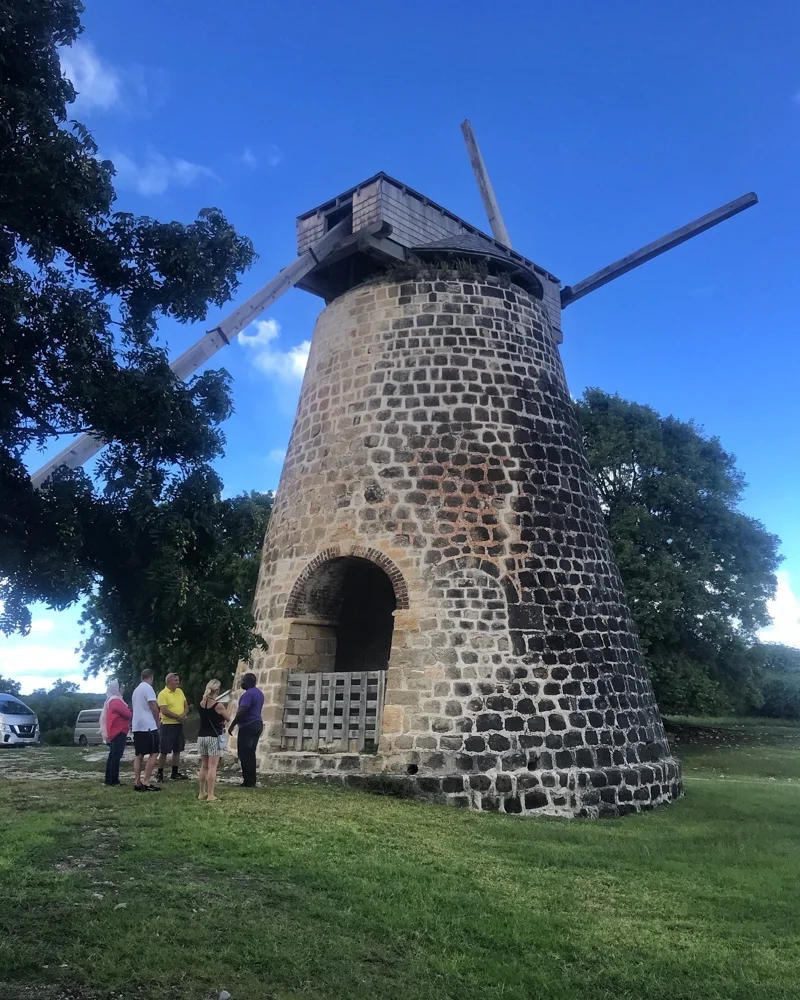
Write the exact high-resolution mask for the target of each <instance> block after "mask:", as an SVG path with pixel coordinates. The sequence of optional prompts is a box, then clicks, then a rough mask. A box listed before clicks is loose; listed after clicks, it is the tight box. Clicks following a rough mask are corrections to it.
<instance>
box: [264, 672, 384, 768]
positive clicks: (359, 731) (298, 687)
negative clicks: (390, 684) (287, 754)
mask: <svg viewBox="0 0 800 1000" xmlns="http://www.w3.org/2000/svg"><path fill="white" fill-rule="evenodd" d="M385 680H386V671H385V670H364V671H352V672H351V673H337V674H335V673H308V674H289V687H288V690H287V692H286V701H285V703H284V710H283V732H282V736H281V747H282V748H283V749H284V750H328V751H347V750H350V751H358V752H359V753H363V752H364V750H375V749H376V748H377V745H378V740H379V739H380V735H381V716H382V715H383V698H384V690H385Z"/></svg>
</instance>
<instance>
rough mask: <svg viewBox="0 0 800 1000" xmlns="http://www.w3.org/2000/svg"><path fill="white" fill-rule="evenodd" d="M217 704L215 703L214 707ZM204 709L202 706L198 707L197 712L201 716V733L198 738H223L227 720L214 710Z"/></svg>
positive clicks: (212, 707)
mask: <svg viewBox="0 0 800 1000" xmlns="http://www.w3.org/2000/svg"><path fill="white" fill-rule="evenodd" d="M216 704H217V703H216V702H214V705H216ZM214 705H212V706H211V708H203V706H202V705H198V706H197V711H198V713H199V714H200V732H199V733H198V734H197V735H198V736H221V735H222V732H223V730H224V729H225V720H224V719H223V718H222V716H221V715H220V714H219V712H217V711H216V710H215V708H214Z"/></svg>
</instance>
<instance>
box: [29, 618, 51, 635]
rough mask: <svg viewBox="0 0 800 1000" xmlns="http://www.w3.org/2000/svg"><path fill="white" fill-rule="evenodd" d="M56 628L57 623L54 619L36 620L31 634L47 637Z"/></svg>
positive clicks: (32, 625)
mask: <svg viewBox="0 0 800 1000" xmlns="http://www.w3.org/2000/svg"><path fill="white" fill-rule="evenodd" d="M55 627H56V623H55V622H54V621H53V619H52V618H35V619H34V620H33V621H32V622H31V634H32V635H47V633H48V632H52V631H53V629H54V628H55Z"/></svg>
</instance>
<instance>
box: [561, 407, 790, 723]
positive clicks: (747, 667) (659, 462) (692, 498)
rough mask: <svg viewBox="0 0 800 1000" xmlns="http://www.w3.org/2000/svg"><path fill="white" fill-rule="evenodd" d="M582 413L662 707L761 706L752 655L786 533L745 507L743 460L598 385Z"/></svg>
mask: <svg viewBox="0 0 800 1000" xmlns="http://www.w3.org/2000/svg"><path fill="white" fill-rule="evenodd" d="M577 413H578V418H579V420H580V422H581V426H582V428H583V434H584V439H585V443H586V448H587V452H588V456H589V463H590V466H591V468H592V472H593V474H594V478H595V482H596V485H597V491H598V494H599V498H600V503H601V506H602V509H603V511H604V513H605V516H606V524H607V527H608V531H609V534H610V536H611V541H612V544H613V547H614V553H615V556H616V559H617V564H618V566H619V569H620V573H621V575H622V579H623V582H624V584H625V589H626V591H627V594H628V600H629V603H630V607H631V612H632V614H633V617H634V620H635V622H636V625H637V628H638V630H639V635H640V638H641V641H642V647H643V651H644V653H645V657H646V659H647V661H648V665H649V669H650V676H651V679H652V681H653V686H654V688H655V691H656V695H657V697H658V700H659V703H660V705H661V707H662V709H663V710H664V711H665V712H680V713H691V712H694V713H701V714H708V713H712V712H718V711H723V710H729V709H730V708H734V709H737V710H746V709H752V708H754V707H757V705H758V704H759V702H760V700H761V695H760V690H759V684H760V675H759V671H758V668H757V665H756V664H755V663H754V661H753V659H752V657H750V656H748V649H749V645H750V643H751V641H752V638H753V635H754V633H755V631H756V630H757V629H758V628H760V627H762V626H764V625H766V624H767V623H768V622H769V614H768V611H767V601H768V600H769V598H770V597H771V596H772V595H773V594H774V592H775V585H776V581H775V569H776V568H777V566H778V564H779V560H780V557H779V556H778V552H777V549H778V539H777V537H776V536H775V535H771V534H770V533H769V532H767V531H766V530H765V529H764V527H763V525H761V524H760V523H759V522H758V521H756V520H754V519H753V518H750V517H747V516H746V515H745V514H743V513H742V512H741V511H740V510H739V509H738V504H739V500H740V497H741V494H742V490H743V488H744V485H745V484H744V480H743V477H742V474H741V472H740V471H739V470H738V469H737V468H736V462H735V459H734V457H733V456H732V455H730V454H728V453H727V452H725V451H724V450H723V448H722V446H721V444H720V442H719V441H718V439H717V438H710V437H706V436H705V435H704V434H703V433H702V432H701V431H700V429H698V428H697V427H696V426H695V425H694V424H693V423H691V422H688V423H687V422H684V421H680V420H677V419H676V418H674V417H661V416H659V414H658V413H656V412H655V411H654V410H653V409H651V408H650V407H648V406H640V405H639V404H637V403H630V402H627V401H626V400H623V399H620V398H619V396H612V395H609V394H607V393H605V392H602V391H600V390H599V389H588V390H587V391H586V392H585V393H584V395H583V398H582V399H581V400H579V401H578V403H577Z"/></svg>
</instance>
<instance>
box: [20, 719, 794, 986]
mask: <svg viewBox="0 0 800 1000" xmlns="http://www.w3.org/2000/svg"><path fill="white" fill-rule="evenodd" d="M683 721H684V723H685V721H686V720H683ZM743 728H746V729H747V731H746V732H744V731H739V730H735V729H734V730H733V734H732V733H731V731H730V727H729V728H728V729H725V727H724V726H723V727H722V729H723V730H724V732H725V735H724V736H723V737H721V738H720V739H714V738H713V737H711V736H709V733H713V732H714V730H713V729H712V727H710V726H705V727H704V728H702V729H700V730H698V732H697V738H696V739H693V735H692V730H691V729H689V728H688V727H687V726H686V725H685V724H684V725H683V726H682V727H681V728H679V729H678V730H677V738H678V743H677V746H678V751H679V753H680V755H681V756H682V757H683V759H684V761H685V765H686V790H687V794H686V797H685V799H683V800H682V801H680V802H679V803H677V804H676V805H673V806H670V807H666V808H662V809H660V810H658V811H656V812H654V813H650V814H647V815H643V816H637V817H628V818H626V819H622V820H604V821H579V820H573V821H566V820H554V819H545V818H541V819H519V818H515V817H509V816H500V815H478V814H474V813H466V812H460V811H456V810H450V809H447V808H445V807H437V806H430V805H426V804H422V803H418V802H415V801H404V800H396V799H391V798H385V797H378V796H375V795H370V794H368V793H364V792H356V791H349V790H344V789H341V788H334V787H330V786H327V787H326V786H321V785H319V786H308V785H302V784H299V785H275V786H271V787H265V788H260V789H258V790H256V791H254V792H243V791H240V790H238V789H235V788H232V787H222V789H221V791H220V797H221V801H220V802H219V803H218V804H216V805H207V804H201V803H198V802H197V801H196V799H195V797H194V796H195V794H196V792H195V788H194V784H193V783H192V784H191V785H189V783H186V784H185V785H180V784H179V785H175V786H169V787H167V788H165V790H164V791H163V792H162V793H161V794H160V795H147V796H144V795H134V794H133V792H132V791H131V789H130V787H128V788H120V789H105V788H103V787H102V786H101V785H100V783H99V780H100V772H101V769H102V765H101V764H100V763H99V762H97V761H90V760H87V754H86V752H84V751H80V750H78V749H73V748H63V749H62V748H57V749H47V748H42V749H41V750H29V751H24V752H18V751H11V752H9V756H8V757H7V756H6V754H0V774H3V775H5V777H4V780H2V781H0V831H1V835H0V886H2V889H3V898H2V906H0V997H2V998H6V997H9V998H11V997H15V998H17V997H25V998H27V997H28V996H30V997H31V998H33V997H36V998H37V1000H50V998H51V997H60V996H62V995H69V996H71V997H72V996H74V997H82V996H90V997H92V998H97V1000H106V998H111V997H112V996H117V995H119V996H120V997H125V998H133V997H137V998H139V997H141V998H148V1000H150V998H153V1000H155V998H159V1000H160V998H162V997H163V998H175V1000H177V998H185V1000H201V998H203V997H209V998H210V997H215V996H216V995H217V993H218V991H219V990H220V989H222V988H225V989H227V990H229V991H230V992H231V993H232V994H233V998H234V1000H262V998H274V1000H301V998H303V1000H305V998H309V1000H311V998H313V1000H340V998H341V1000H345V998H354V1000H376V998H377V1000H383V998H387V1000H389V998H392V1000H421V998H426V1000H428V998H442V1000H478V998H480V1000H485V998H495V997H498V998H514V1000H516V998H520V1000H522V998H525V1000H534V998H536V1000H539V998H541V1000H561V998H568V1000H578V998H580V1000H596V998H608V1000H611V998H614V1000H619V998H631V1000H633V998H636V1000H651V998H652V1000H654V998H664V1000H667V998H669V1000H679V998H687V1000H688V998H692V1000H696V998H703V1000H706V998H708V1000H710V998H715V1000H716V998H719V1000H723V998H724V1000H738V998H741V1000H745V998H747V1000H754V998H762V997H763V998H765V1000H766V998H769V1000H780V998H788V997H798V998H800V768H799V767H798V759H800V729H798V728H797V727H795V728H787V727H780V728H781V733H780V734H779V735H775V733H774V732H772V731H767V730H763V731H762V730H761V729H759V728H758V727H743ZM95 754H96V751H95ZM12 757H13V759H12ZM29 768H30V773H28V769H29ZM123 768H124V770H127V771H129V764H125V765H123ZM65 774H67V775H70V777H69V778H66V779H65V778H64V775H65ZM124 776H125V777H126V778H128V780H129V775H128V774H126V775H124ZM59 777H60V780H51V779H53V778H56V779H58V778H59ZM23 987H26V988H28V989H29V990H30V992H25V989H23ZM59 987H64V988H67V987H68V988H69V990H70V991H71V992H67V993H62V992H61V990H60V989H59Z"/></svg>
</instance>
